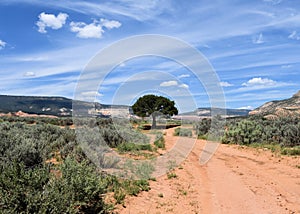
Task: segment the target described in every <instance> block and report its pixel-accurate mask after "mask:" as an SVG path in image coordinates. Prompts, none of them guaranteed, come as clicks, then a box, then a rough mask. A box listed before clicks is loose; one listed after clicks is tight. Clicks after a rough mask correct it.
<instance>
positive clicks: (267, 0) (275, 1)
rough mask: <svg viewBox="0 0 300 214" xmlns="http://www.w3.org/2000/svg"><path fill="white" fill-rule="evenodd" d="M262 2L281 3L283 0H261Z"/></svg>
mask: <svg viewBox="0 0 300 214" xmlns="http://www.w3.org/2000/svg"><path fill="white" fill-rule="evenodd" d="M263 1H264V2H268V3H272V4H273V5H276V4H279V3H281V2H282V1H283V0H263Z"/></svg>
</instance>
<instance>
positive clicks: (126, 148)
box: [117, 143, 152, 152]
mask: <svg viewBox="0 0 300 214" xmlns="http://www.w3.org/2000/svg"><path fill="white" fill-rule="evenodd" d="M117 149H118V151H120V152H132V151H140V150H148V151H152V147H151V144H135V143H121V144H119V145H118V147H117Z"/></svg>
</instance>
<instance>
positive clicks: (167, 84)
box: [160, 80, 178, 87]
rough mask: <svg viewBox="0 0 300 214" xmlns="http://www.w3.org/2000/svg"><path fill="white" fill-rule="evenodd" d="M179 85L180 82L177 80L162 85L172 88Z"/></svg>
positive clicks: (161, 84)
mask: <svg viewBox="0 0 300 214" xmlns="http://www.w3.org/2000/svg"><path fill="white" fill-rule="evenodd" d="M177 85H178V82H177V81H175V80H171V81H165V82H162V83H160V86H161V87H170V86H177Z"/></svg>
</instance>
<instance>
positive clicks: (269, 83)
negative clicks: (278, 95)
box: [242, 77, 277, 87]
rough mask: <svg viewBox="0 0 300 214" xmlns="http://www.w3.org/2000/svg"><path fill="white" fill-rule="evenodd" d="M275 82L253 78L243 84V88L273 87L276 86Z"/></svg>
mask: <svg viewBox="0 0 300 214" xmlns="http://www.w3.org/2000/svg"><path fill="white" fill-rule="evenodd" d="M276 83H277V82H276V81H274V80H271V79H268V78H261V77H254V78H252V79H250V80H248V82H245V83H243V84H242V85H243V86H246V87H253V86H274V85H276Z"/></svg>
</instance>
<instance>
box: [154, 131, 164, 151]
mask: <svg viewBox="0 0 300 214" xmlns="http://www.w3.org/2000/svg"><path fill="white" fill-rule="evenodd" d="M154 145H155V146H156V147H157V148H161V149H165V148H166V144H165V139H164V135H163V134H162V133H161V132H159V133H157V134H156V137H155V141H154Z"/></svg>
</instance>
